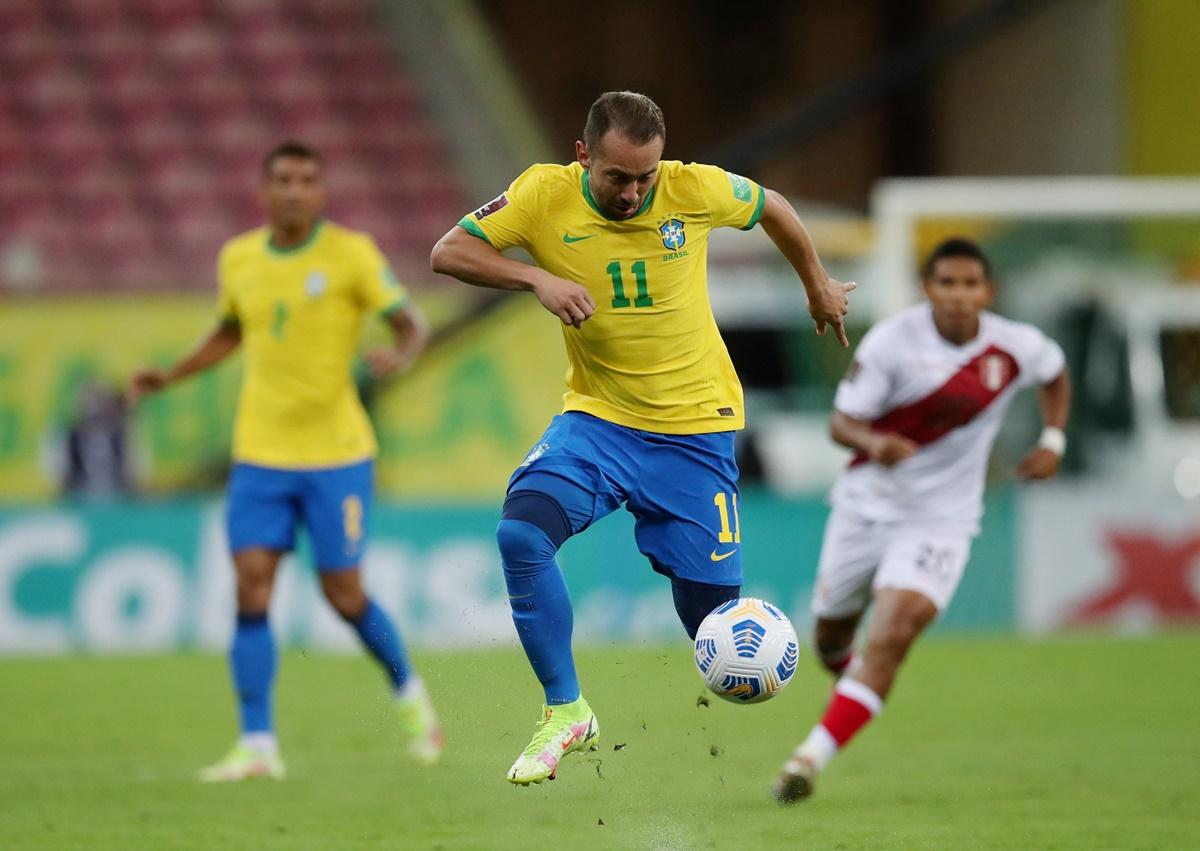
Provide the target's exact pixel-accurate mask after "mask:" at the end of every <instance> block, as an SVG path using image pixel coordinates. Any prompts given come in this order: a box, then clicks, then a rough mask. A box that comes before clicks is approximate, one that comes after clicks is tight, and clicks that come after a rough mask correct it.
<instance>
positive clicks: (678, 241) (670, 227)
mask: <svg viewBox="0 0 1200 851" xmlns="http://www.w3.org/2000/svg"><path fill="white" fill-rule="evenodd" d="M658 232H659V234H660V235H661V236H662V241H663V245H665V246H666V247H667V248H668V249H669V250H670V251H678V250H679V249H681V248H683V244H684V243H685V242H687V234H685V233H684V232H683V222H681V221H679V219H667V220H666V221H665V222H663V223H662V225H661V226H660V227H659V229H658Z"/></svg>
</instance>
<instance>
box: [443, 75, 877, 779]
mask: <svg viewBox="0 0 1200 851" xmlns="http://www.w3.org/2000/svg"><path fill="white" fill-rule="evenodd" d="M665 138H666V129H665V125H664V122H663V117H662V112H661V111H660V110H659V108H658V106H657V105H656V104H655V103H654V101H652V100H651V99H650V98H648V97H646V96H645V95H640V94H635V93H632V92H608V93H607V94H604V95H601V96H600V98H599V99H598V100H597V101H596V102H595V103H594V104H593V105H592V107H591V110H590V111H589V113H588V117H587V124H586V126H585V127H584V131H583V141H581V142H576V143H575V148H576V157H577V160H578V161H577V162H574V163H572V164H571V165H568V166H561V165H534V166H532V167H530V168H529V169H528V170H526V171H525V173H524V174H522V175H521V176H520V177H518V178H517V179H516V180H515V181H514V182H513V184H512V185H511V186H510V187H509V189H508V191H507V192H505V193H504V194H502V195H500V196H499V197H498V198H496V199H495V200H494V201H492V202H490V203H488V204H485V205H484V206H483V207H480V208H479V209H478V210H476V211H475V212H474V213H471V214H470V215H467V216H465V217H463V219H462V220H461V221H460V222H459V223H458V225H457V226H456V227H454V228H452V229H451V230H450V232H449V233H447V234H446V235H445V236H444V237H442V239H441V240H440V241H439V242H438V244H437V246H436V247H435V248H434V250H433V255H432V258H431V263H432V266H433V269H434V271H436V272H442V273H445V274H448V275H453V276H454V277H456V278H458V279H460V280H462V281H465V282H466V283H469V284H474V285H476V286H484V287H491V288H493V289H502V290H527V291H532V292H533V293H534V295H535V296H537V298H538V300H539V301H540V302H541V303H542V305H543V306H544V307H545V308H546V309H547V310H549V311H550V312H551V313H553V314H555V315H556V316H558V318H559V319H561V320H562V322H563V338H564V340H565V341H566V347H567V362H568V367H567V392H566V395H565V397H564V406H563V413H562V414H561V415H559V416H557V417H555V418H554V420H553V421H552V422H551V424H550V427H549V428H548V429H547V430H546V433H545V434H544V435H543V436H542V438H541V439H540V440H539V441H538V443H537V444H536V445H535V446H534V447H533V449H532V450H531V451H530V452H529V454H528V455H527V456H526V458H525V460H524V461H523V462H522V463H521V465H520V466H519V467H518V468H517V471H516V472H515V473H514V474H513V476H512V478H511V479H510V481H509V486H508V494H507V497H506V499H505V501H504V509H503V512H502V519H501V521H500V524H499V526H498V527H497V532H496V536H497V541H498V544H499V547H500V555H501V559H502V561H503V565H504V576H505V582H506V584H507V586H508V594H509V600H510V603H511V606H512V612H513V621H514V623H515V624H516V628H517V633H518V635H519V636H520V639H521V643H522V645H523V646H524V648H525V653H526V655H527V656H528V657H529V662H530V664H531V665H532V667H533V670H534V672H535V674H536V675H537V677H538V680H539V681H540V682H541V684H542V686H543V688H544V689H545V693H546V705H545V707H543V712H542V720H541V722H540V723H539V724H538V729H537V732H536V733H535V734H534V737H533V740H532V741H531V742H530V744H529V746H528V747H527V748H526V749H525V750H524V752H523V753H522V754H521V755H520V756H519V757H518V758H517V761H516V762H515V763H514V764H513V766H512V768H511V769H510V770H509V772H508V779H509V780H510V781H511V782H513V783H519V784H528V783H539V782H541V781H542V780H545V779H547V778H550V779H553V778H554V776H555V772H556V771H557V768H558V763H559V761H560V760H561V759H562V757H564V756H565V755H566V754H568V753H572V752H574V751H580V750H585V749H594V748H595V747H596V746H597V743H598V738H599V727H598V725H597V723H596V717H595V715H593V714H592V711H591V709H590V708H589V706H588V704H587V701H586V700H584V698H583V696H582V694H581V692H580V688H579V680H578V677H577V676H576V673H575V662H574V659H573V657H572V654H571V629H572V610H571V601H570V597H569V596H568V593H567V587H566V584H565V582H564V580H563V576H562V572H561V571H560V570H559V568H558V565H557V564H556V563H555V561H554V556H555V553H556V552H557V551H558V548H559V547H560V546H561V545H562V543H563V541H565V540H566V539H567V538H568V537H570V536H572V535H574V534H577V533H578V532H581V531H583V530H584V529H586V528H587V527H588V526H589V525H591V524H592V523H594V522H595V521H596V520H598V519H600V518H601V517H603V516H605V515H606V514H609V513H611V512H612V511H614V510H616V509H617V508H618V507H619V506H620V505H621V504H625V506H626V508H627V509H628V510H629V511H630V512H631V513H632V514H633V515H634V518H635V520H636V525H635V536H636V539H637V544H638V549H639V550H641V552H642V553H644V554H645V555H646V557H647V558H648V559H649V560H650V564H651V566H652V567H653V568H654V570H656V571H657V572H659V573H661V574H664V575H666V576H667V577H669V578H670V580H671V586H672V592H673V596H674V600H675V608H676V611H677V612H678V614H679V618H680V620H681V621H682V622H683V625H684V628H685V629H686V630H687V632H688V634H689V635H691V636H693V637H694V636H695V633H696V629H697V628H698V627H699V625H700V622H701V621H702V620H703V619H704V617H705V616H706V615H707V614H708V613H709V612H710V611H712V610H713V609H714V608H716V607H717V606H718V605H720V604H721V603H724V602H726V601H728V600H732V599H735V598H736V597H738V595H739V592H740V590H741V584H742V563H741V553H740V551H739V549H738V544H739V543H740V539H741V530H740V524H739V523H738V516H737V500H738V489H737V477H738V471H737V465H736V463H735V461H734V441H733V436H734V432H735V431H736V430H737V429H740V428H742V426H743V417H744V412H743V408H742V388H741V385H740V384H739V383H738V378H737V375H736V373H735V372H734V369H733V364H732V363H731V362H730V360H729V354H728V352H727V351H726V349H725V344H724V343H723V342H722V341H721V336H720V333H719V332H718V331H717V324H716V322H715V321H714V319H713V315H712V308H711V306H710V305H709V300H708V287H707V281H706V272H707V270H706V258H707V254H708V234H709V232H710V231H711V230H712V229H713V228H718V227H737V228H742V229H743V230H748V229H750V228H752V227H754V226H755V225H758V224H761V225H762V226H763V228H764V230H766V232H767V234H768V236H770V237H771V239H772V240H773V241H774V242H775V244H776V246H778V248H779V250H780V251H781V252H782V253H783V255H784V256H785V257H786V258H787V259H788V261H789V262H790V263H791V265H792V266H793V267H794V268H795V270H796V272H797V273H798V274H799V276H800V279H801V281H803V283H804V288H805V290H806V292H807V293H808V301H809V311H810V313H811V314H812V317H813V319H814V320H815V322H816V327H817V332H818V333H820V334H823V333H824V332H825V330H826V328H833V330H834V332H835V333H836V334H837V337H838V339H839V340H840V341H841V343H842V345H846V344H847V343H846V335H845V331H844V329H843V327H842V321H843V317H844V316H845V314H846V310H847V301H846V293H847V292H848V291H850V290H851V289H853V287H854V284H842V283H840V282H838V281H835V280H833V279H831V278H830V277H829V275H828V274H826V272H825V270H824V269H823V268H822V266H821V262H820V260H819V259H818V257H817V253H816V250H815V249H814V248H813V244H812V241H811V239H810V238H809V236H808V233H807V232H806V231H805V229H804V227H803V225H802V224H801V222H800V219H799V217H798V216H797V215H796V213H795V211H794V210H793V209H792V208H791V206H790V205H789V204H788V203H787V201H785V200H784V199H783V197H782V196H780V195H779V194H778V193H776V192H773V191H771V190H769V189H764V188H763V187H761V186H759V185H757V184H756V183H754V182H753V181H751V180H748V179H746V178H744V177H740V176H738V175H736V174H730V173H728V172H725V171H723V170H722V169H720V168H717V167H715V166H709V165H697V164H695V163H692V164H686V165H685V164H684V163H680V162H671V161H664V160H662V152H663V144H664V141H665ZM517 246H519V247H521V248H524V249H526V250H527V251H528V252H529V253H530V254H531V255H532V256H533V259H534V261H535V262H536V264H537V265H536V266H531V265H529V264H526V263H522V262H519V261H517V260H512V259H509V258H506V257H503V256H502V252H504V251H505V250H507V249H509V248H514V247H517Z"/></svg>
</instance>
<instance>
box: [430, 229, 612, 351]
mask: <svg viewBox="0 0 1200 851" xmlns="http://www.w3.org/2000/svg"><path fill="white" fill-rule="evenodd" d="M429 265H430V267H431V268H432V269H433V271H435V272H437V273H438V274H439V275H449V276H450V277H452V278H458V280H460V281H462V282H463V283H466V284H471V285H473V286H476V287H487V288H489V289H493V290H509V291H518V292H531V293H533V294H534V295H535V296H537V299H538V301H540V302H541V303H542V306H543V307H545V308H546V309H547V310H548V311H550V312H551V313H553V314H554V315H555V316H557V317H558V318H559V319H561V320H562V321H563V323H564V324H566V325H573V326H575V327H576V328H578V327H580V326H581V325H582V324H583V323H584V321H585V320H586V319H587V318H588V317H590V316H591V315H592V314H593V313H594V312H595V311H596V302H595V300H594V299H593V298H592V296H591V293H589V292H588V291H587V289H586V288H585V287H582V286H580V285H579V284H577V283H575V282H574V281H568V280H565V279H563V278H559V277H557V276H555V275H551V274H550V273H549V272H547V271H546V270H544V269H539V268H538V267H537V266H532V265H530V264H529V263H522V262H521V261H519V260H512V259H510V258H508V257H505V256H504V255H503V254H501V253H500V252H499V251H497V250H496V249H495V248H494V247H493V246H492V245H491V243H489V242H488V241H487V240H486V239H481V238H480V237H478V236H475V235H473V234H470V233H467V231H466V230H465V229H464V228H462V227H461V226H460V225H455V226H454V227H452V228H451V229H450V231H449V232H448V233H447V234H446V235H445V236H443V237H442V238H441V239H439V240H438V242H437V245H435V246H434V247H433V253H432V254H430V255H429Z"/></svg>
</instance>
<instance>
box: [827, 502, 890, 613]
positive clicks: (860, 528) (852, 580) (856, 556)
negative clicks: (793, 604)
mask: <svg viewBox="0 0 1200 851" xmlns="http://www.w3.org/2000/svg"><path fill="white" fill-rule="evenodd" d="M886 542H887V538H886V528H885V526H884V525H883V524H881V523H876V522H873V521H871V520H868V519H866V518H864V517H861V516H859V515H858V514H855V513H853V512H851V511H847V510H845V509H843V508H838V507H836V506H835V507H834V509H833V510H832V511H831V512H830V513H829V519H828V520H827V521H826V522H825V534H824V537H823V538H822V540H821V556H820V559H819V560H818V561H817V578H816V582H815V584H814V585H813V598H812V612H813V614H814V615H815V616H816V617H817V619H818V623H822V622H824V623H827V624H830V627H829V629H830V631H832V630H833V629H834V627H833V624H834V623H837V624H845V625H847V626H849V625H850V624H854V626H857V623H858V618H859V617H860V616H861V615H862V613H863V611H864V610H865V609H866V608H867V606H868V605H869V604H870V602H871V582H872V580H873V579H874V577H875V573H876V571H877V569H878V567H879V565H880V562H881V561H882V559H883V554H884V551H885V546H886ZM850 632H851V635H852V636H853V629H851V630H850Z"/></svg>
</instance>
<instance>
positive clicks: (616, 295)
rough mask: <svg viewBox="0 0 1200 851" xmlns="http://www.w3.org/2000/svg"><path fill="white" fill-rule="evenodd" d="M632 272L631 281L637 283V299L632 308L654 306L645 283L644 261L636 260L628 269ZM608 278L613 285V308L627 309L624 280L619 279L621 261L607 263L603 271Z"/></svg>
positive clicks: (648, 286)
mask: <svg viewBox="0 0 1200 851" xmlns="http://www.w3.org/2000/svg"><path fill="white" fill-rule="evenodd" d="M629 270H630V271H631V272H633V279H634V280H635V281H636V282H637V298H635V299H634V300H633V302H632V304H633V306H634V307H650V306H652V305H653V304H654V299H652V298H651V297H650V285H649V284H648V283H647V282H646V261H645V260H638V261H637V262H636V263H634V264H632V265H631V266H630V267H629ZM605 271H606V272H608V276H609V277H610V278H612V285H613V300H612V306H613V307H629V306H630V303H631V302H630V301H629V297H628V296H626V295H625V279H624V278H623V277H621V261H620V260H614V261H613V262H611V263H609V264H608V266H607V268H606V269H605Z"/></svg>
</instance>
